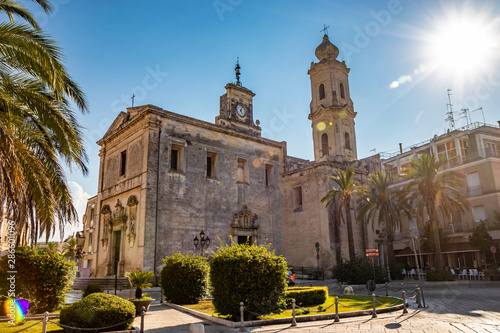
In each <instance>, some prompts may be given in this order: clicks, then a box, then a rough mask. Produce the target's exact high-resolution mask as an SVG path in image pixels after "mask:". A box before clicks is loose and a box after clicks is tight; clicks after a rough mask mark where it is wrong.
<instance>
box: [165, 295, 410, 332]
mask: <svg viewBox="0 0 500 333" xmlns="http://www.w3.org/2000/svg"><path fill="white" fill-rule="evenodd" d="M398 299H399V298H398ZM162 305H164V306H168V307H171V308H173V309H176V310H178V311H181V312H185V313H189V314H191V315H193V316H196V317H198V318H202V319H205V320H207V321H210V322H213V323H215V324H219V325H223V326H227V327H231V328H237V327H241V323H240V322H234V321H230V320H227V319H222V318H218V317H214V316H211V315H208V314H206V313H202V312H199V311H195V310H192V309H188V308H185V307H183V306H181V305H177V304H173V303H168V302H164V303H162ZM402 309H403V304H400V305H396V306H392V307H387V308H380V309H377V314H380V313H388V312H394V311H397V310H402ZM372 313H373V311H372V310H371V309H370V310H359V311H350V312H339V318H350V317H358V316H365V315H371V314H372ZM334 318H335V313H328V314H319V315H311V316H296V317H295V320H296V321H297V322H308V321H318V320H329V319H334ZM291 322H292V317H289V318H279V319H265V320H252V321H245V322H243V326H244V327H249V326H266V325H277V324H287V323H291Z"/></svg>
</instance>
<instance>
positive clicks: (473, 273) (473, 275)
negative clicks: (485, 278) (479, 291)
mask: <svg viewBox="0 0 500 333" xmlns="http://www.w3.org/2000/svg"><path fill="white" fill-rule="evenodd" d="M469 277H470V279H471V280H472V278H474V279H476V280H477V279H478V277H479V273H478V271H477V269H469Z"/></svg>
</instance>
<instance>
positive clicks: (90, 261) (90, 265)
mask: <svg viewBox="0 0 500 333" xmlns="http://www.w3.org/2000/svg"><path fill="white" fill-rule="evenodd" d="M86 268H92V259H89V260H87V267H86Z"/></svg>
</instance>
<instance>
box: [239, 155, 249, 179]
mask: <svg viewBox="0 0 500 333" xmlns="http://www.w3.org/2000/svg"><path fill="white" fill-rule="evenodd" d="M238 182H239V183H248V170H247V160H244V159H242V158H238Z"/></svg>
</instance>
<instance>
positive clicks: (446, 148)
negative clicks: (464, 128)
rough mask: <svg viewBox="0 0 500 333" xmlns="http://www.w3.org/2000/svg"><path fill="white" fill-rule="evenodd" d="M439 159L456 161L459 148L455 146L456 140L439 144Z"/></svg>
mask: <svg viewBox="0 0 500 333" xmlns="http://www.w3.org/2000/svg"><path fill="white" fill-rule="evenodd" d="M437 151H438V160H440V161H454V160H456V158H457V150H456V148H455V141H453V140H452V141H448V142H446V143H443V144H440V145H438V146H437Z"/></svg>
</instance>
